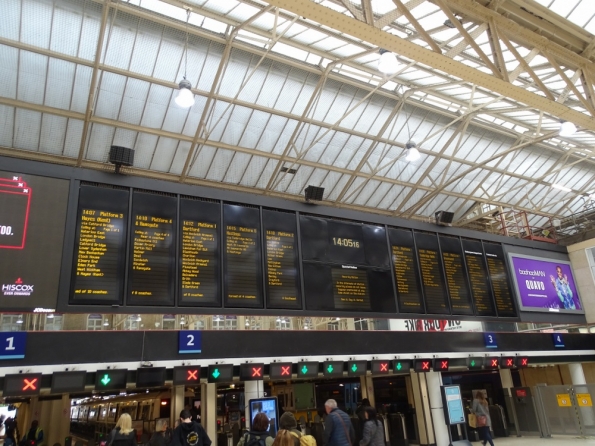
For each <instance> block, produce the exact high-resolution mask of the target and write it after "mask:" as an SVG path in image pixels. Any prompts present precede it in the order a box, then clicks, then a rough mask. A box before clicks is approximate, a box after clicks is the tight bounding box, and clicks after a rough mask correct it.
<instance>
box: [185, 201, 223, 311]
mask: <svg viewBox="0 0 595 446" xmlns="http://www.w3.org/2000/svg"><path fill="white" fill-rule="evenodd" d="M220 228H221V204H220V203H212V202H207V201H199V200H191V199H186V198H182V199H181V200H180V248H179V251H178V252H179V256H180V258H179V267H178V286H179V291H178V293H179V294H178V295H179V302H180V305H184V306H186V305H191V306H220V305H221V293H220V291H219V290H220V281H221V276H220V272H219V271H220V268H219V263H220V262H219V251H220V249H219V247H220V246H221V242H220V240H221V236H220Z"/></svg>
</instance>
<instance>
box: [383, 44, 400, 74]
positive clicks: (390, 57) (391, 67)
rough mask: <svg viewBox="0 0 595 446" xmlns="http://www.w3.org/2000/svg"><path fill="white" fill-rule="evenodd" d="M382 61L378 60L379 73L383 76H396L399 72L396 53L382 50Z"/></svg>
mask: <svg viewBox="0 0 595 446" xmlns="http://www.w3.org/2000/svg"><path fill="white" fill-rule="evenodd" d="M379 52H380V59H378V71H380V72H381V73H383V74H388V75H390V74H395V73H396V72H397V71H399V61H398V60H397V56H396V55H395V53H391V52H390V51H388V50H385V49H382V48H381V49H380V50H379Z"/></svg>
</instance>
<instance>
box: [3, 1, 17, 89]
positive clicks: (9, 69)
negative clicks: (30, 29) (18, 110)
mask: <svg viewBox="0 0 595 446" xmlns="http://www.w3.org/2000/svg"><path fill="white" fill-rule="evenodd" d="M0 3H2V2H0ZM18 57H19V50H17V49H16V48H11V47H8V46H5V45H0V60H1V61H2V63H1V64H0V96H2V97H5V98H10V99H16V94H17V79H18V71H17V66H18V62H17V61H18Z"/></svg>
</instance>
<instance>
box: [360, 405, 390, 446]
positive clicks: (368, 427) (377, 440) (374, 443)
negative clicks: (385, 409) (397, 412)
mask: <svg viewBox="0 0 595 446" xmlns="http://www.w3.org/2000/svg"><path fill="white" fill-rule="evenodd" d="M364 418H365V420H366V421H365V422H364V433H363V435H362V439H361V440H360V442H359V446H386V443H385V442H384V424H382V421H380V420H379V419H378V414H377V413H376V409H374V408H373V407H370V406H368V407H366V408H365V410H364Z"/></svg>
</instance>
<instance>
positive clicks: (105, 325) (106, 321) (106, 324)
mask: <svg viewBox="0 0 595 446" xmlns="http://www.w3.org/2000/svg"><path fill="white" fill-rule="evenodd" d="M103 326H104V327H107V326H109V322H108V320H107V319H104V321H103Z"/></svg>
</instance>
